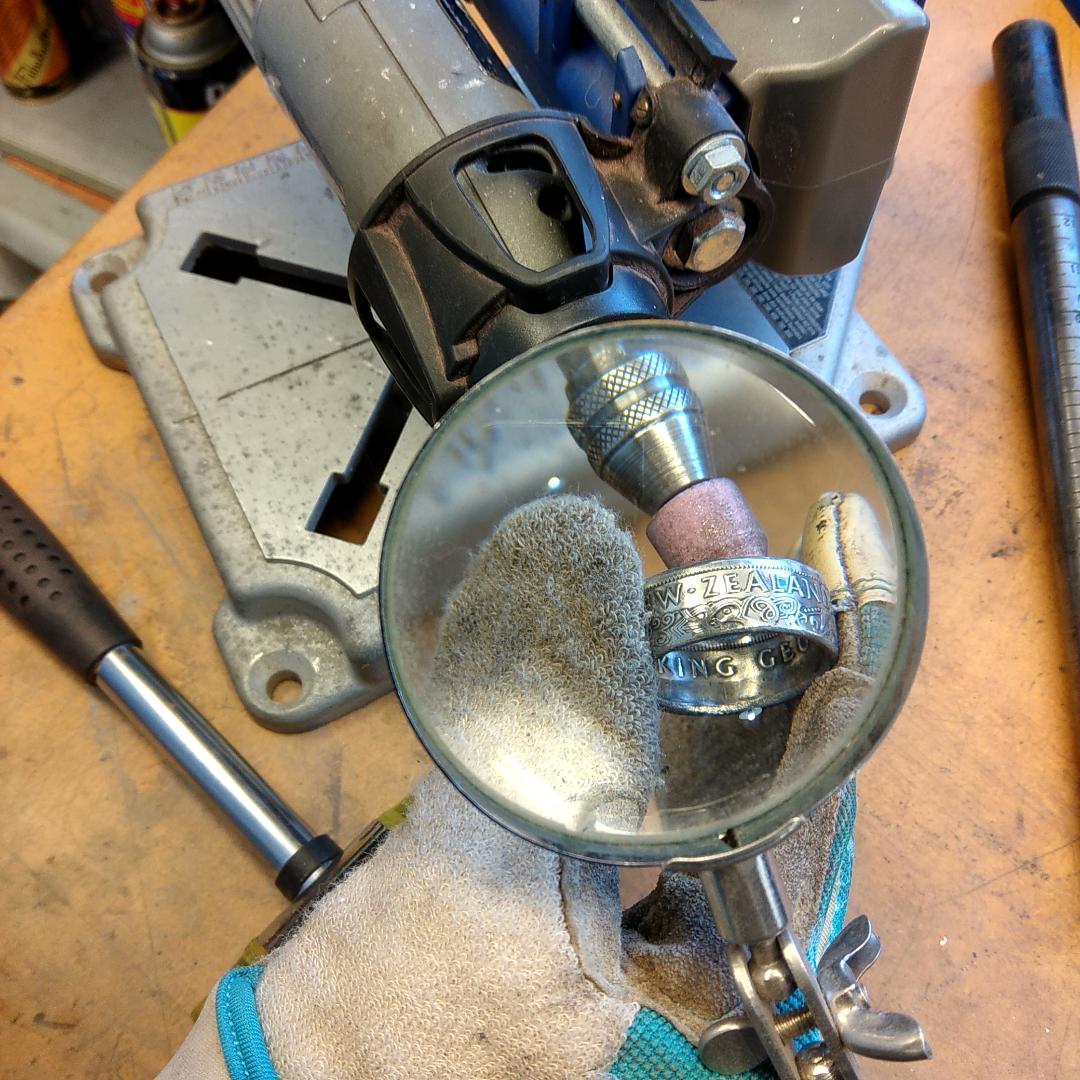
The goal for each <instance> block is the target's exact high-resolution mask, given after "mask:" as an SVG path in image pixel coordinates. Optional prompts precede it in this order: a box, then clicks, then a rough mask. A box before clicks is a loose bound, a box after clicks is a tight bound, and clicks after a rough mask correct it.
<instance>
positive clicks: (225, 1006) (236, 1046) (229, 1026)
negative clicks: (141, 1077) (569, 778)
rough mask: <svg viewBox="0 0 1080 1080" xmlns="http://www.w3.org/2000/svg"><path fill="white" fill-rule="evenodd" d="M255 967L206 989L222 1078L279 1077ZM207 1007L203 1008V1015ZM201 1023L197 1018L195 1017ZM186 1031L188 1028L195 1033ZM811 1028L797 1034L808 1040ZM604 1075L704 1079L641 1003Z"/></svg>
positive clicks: (837, 918)
mask: <svg viewBox="0 0 1080 1080" xmlns="http://www.w3.org/2000/svg"><path fill="white" fill-rule="evenodd" d="M854 825H855V782H854V781H851V782H849V783H848V784H846V785H845V786H844V788H843V789H842V790H841V796H840V806H839V808H838V811H837V816H836V835H835V836H834V838H833V843H832V847H831V849H830V851H829V863H828V870H827V873H826V877H825V882H824V889H823V890H822V895H821V900H820V904H819V907H818V912H817V918H816V919H815V922H814V926H813V929H812V931H811V933H810V937H809V939H808V941H807V946H806V947H807V954H808V955H809V956H810V958H811V959H812V960H814V961H816V960H817V959H819V958H820V956H821V954H822V953H823V952H824V951H825V947H826V945H827V944H828V943H829V942H830V941H831V940H832V939H833V938H834V937H835V936H836V935H837V934H838V933H839V932H840V931H841V930H842V929H843V925H844V918H845V912H846V910H847V902H848V894H849V891H850V888H851V864H852V858H853V855H854V845H855V840H854ZM262 973H263V968H262V965H261V964H254V965H252V966H251V967H241V968H233V970H232V971H230V972H229V973H228V974H227V975H225V977H224V978H222V979H221V981H220V982H219V983H218V985H217V988H216V991H215V994H214V1009H213V1013H212V1015H213V1017H214V1020H215V1021H216V1026H217V1033H216V1034H217V1037H218V1040H219V1046H220V1051H221V1057H222V1059H223V1061H224V1065H225V1069H226V1070H227V1075H228V1078H229V1080H279V1077H278V1074H277V1072H276V1070H275V1069H274V1066H273V1063H272V1062H271V1060H270V1053H269V1050H268V1049H267V1045H266V1039H265V1037H264V1035H263V1030H262V1026H261V1025H260V1023H259V1015H258V1011H257V1009H256V1004H255V987H256V986H257V985H258V982H259V979H260V978H261V976H262ZM801 1003H802V1002H801V999H800V996H799V995H793V997H792V998H791V999H789V1000H788V1001H787V1002H785V1003H784V1004H783V1005H781V1006H780V1008H781V1011H787V1009H791V1008H796V1007H797V1006H798V1005H800V1004H801ZM210 1013H211V1010H209V1009H207V1010H205V1011H204V1013H203V1020H202V1022H201V1023H204V1022H205V1021H206V1020H208V1019H209V1015H210ZM199 1026H201V1024H200V1025H199ZM199 1026H197V1028H196V1031H193V1032H192V1036H195V1035H196V1032H197V1031H198V1027H199ZM813 1038H814V1035H813V1033H811V1034H809V1035H805V1036H803V1040H802V1041H806V1042H809V1041H812V1040H813ZM608 1075H609V1076H611V1077H614V1078H615V1080H658V1078H661V1077H663V1078H671V1077H679V1078H682V1080H712V1078H713V1077H715V1075H716V1074H715V1073H711V1072H709V1071H708V1070H707V1069H705V1068H704V1067H703V1066H702V1065H701V1063H700V1062H699V1061H698V1056H697V1049H696V1047H695V1046H694V1044H693V1043H691V1042H690V1040H689V1039H687V1038H686V1037H685V1036H684V1035H683V1034H682V1033H681V1032H679V1031H678V1030H677V1029H676V1028H675V1027H673V1026H672V1025H671V1024H670V1023H669V1022H668V1021H667V1020H665V1019H664V1017H662V1016H661V1015H660V1014H659V1013H656V1012H654V1011H653V1010H652V1009H648V1008H642V1009H641V1010H640V1011H639V1012H638V1014H637V1016H636V1017H635V1019H634V1021H633V1023H632V1024H631V1026H630V1030H629V1032H628V1034H627V1037H626V1041H625V1042H624V1043H623V1045H622V1047H621V1048H620V1050H619V1055H618V1057H617V1059H616V1060H615V1063H614V1064H613V1065H612V1066H611V1068H610V1070H609V1072H608ZM774 1075H775V1074H774V1073H773V1072H772V1070H771V1069H770V1068H769V1067H768V1066H762V1067H759V1068H757V1069H754V1070H751V1071H750V1072H747V1073H744V1074H742V1075H741V1076H740V1077H737V1078H733V1080H769V1078H771V1077H773V1076H774Z"/></svg>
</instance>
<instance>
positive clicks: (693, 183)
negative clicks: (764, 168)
mask: <svg viewBox="0 0 1080 1080" xmlns="http://www.w3.org/2000/svg"><path fill="white" fill-rule="evenodd" d="M745 153H746V146H745V144H744V143H743V141H742V139H740V138H738V136H735V135H717V136H714V137H713V138H711V139H706V140H705V141H704V142H702V143H699V144H698V145H697V146H696V147H695V148H694V149H693V150H692V151H691V153H690V156H689V157H688V158H687V159H686V163H685V165H684V166H683V174H682V177H683V188H684V189H685V190H686V191H687V192H688V193H689V194H691V195H699V196H700V197H701V198H703V199H704V200H705V201H706V202H707V203H709V204H710V205H713V206H714V205H716V203H718V202H721V201H722V200H723V199H728V198H731V197H732V196H733V195H737V194H738V193H739V191H741V190H742V187H743V185H744V184H745V183H746V181H747V179H748V178H749V176H750V167H749V166H748V165H747V164H746V160H745V158H744V157H743V155H744V154H745Z"/></svg>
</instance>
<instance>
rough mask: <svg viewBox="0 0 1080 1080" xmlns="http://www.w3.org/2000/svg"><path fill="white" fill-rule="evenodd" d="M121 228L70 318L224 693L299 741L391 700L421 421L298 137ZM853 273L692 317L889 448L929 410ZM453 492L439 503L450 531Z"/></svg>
mask: <svg viewBox="0 0 1080 1080" xmlns="http://www.w3.org/2000/svg"><path fill="white" fill-rule="evenodd" d="M138 214H139V218H140V221H141V223H142V226H143V230H144V233H145V239H138V240H133V241H129V242H128V243H126V244H122V245H119V246H118V247H115V248H111V249H109V250H108V251H104V252H101V253H100V254H98V255H95V256H93V257H92V258H90V259H89V260H87V261H86V262H85V263H84V264H83V266H82V267H81V268H80V269H79V271H78V272H77V274H76V276H75V279H74V282H73V286H72V291H73V296H74V299H75V304H76V307H77V309H78V311H79V314H80V317H81V318H82V320H83V324H84V326H85V327H86V330H87V333H88V336H89V337H90V340H91V342H92V343H93V345H94V347H95V349H96V350H97V351H98V353H99V354H100V355H101V357H102V359H103V360H104V361H105V362H106V363H108V364H110V365H111V366H114V367H120V368H126V369H127V370H128V371H129V372H130V373H131V374H132V375H133V376H134V377H135V379H136V381H137V382H138V385H139V389H140V392H141V393H142V396H143V398H144V400H145V401H146V404H147V407H148V408H149V410H150V413H151V416H152V418H153V420H154V423H155V425H156V426H157V429H158V432H159V434H160V436H161V439H162V442H163V443H164V444H165V448H166V450H167V451H168V454H169V456H170V459H171V460H172V463H173V465H174V467H175V469H176V471H177V474H178V476H179V478H180V482H181V484H182V485H183V487H184V491H185V493H186V495H187V498H188V500H189V502H190V504H191V506H192V509H193V511H194V513H195V515H196V518H197V520H198V522H199V526H200V528H201V529H202V532H203V535H204V536H205V538H206V541H207V544H208V545H209V547H210V550H211V553H212V554H213V557H214V560H215V562H216V563H217V566H218V569H219V571H220V572H221V576H222V578H223V580H224V583H225V587H226V591H227V596H226V598H225V599H224V600H223V601H222V603H221V605H220V606H219V608H218V611H217V613H216V615H215V618H214V634H215V637H216V639H217V642H218V646H219V648H220V650H221V653H222V656H223V657H224V659H225V663H226V665H227V667H228V670H229V673H230V675H231V677H232V680H233V682H234V684H235V686H236V689H237V692H238V693H239V695H240V697H241V698H242V699H243V701H244V704H245V705H246V706H247V708H248V710H249V711H250V712H251V713H252V715H253V716H254V717H255V718H256V719H257V720H258V721H259V722H260V723H262V724H265V725H266V726H268V727H271V728H274V729H276V730H280V731H302V730H306V729H309V728H311V727H315V726H317V725H319V724H323V723H326V722H327V721H329V720H332V719H334V718H336V717H338V716H341V715H343V714H344V713H346V712H348V711H351V710H352V709H355V708H357V707H359V706H361V705H363V704H364V703H365V702H367V701H369V700H371V699H372V698H374V697H377V696H379V695H380V694H383V693H385V692H386V691H388V690H389V689H390V679H389V674H388V671H387V667H386V660H385V657H384V655H383V649H382V638H381V633H380V628H379V618H378V603H377V596H376V592H375V590H376V588H377V585H378V569H379V555H380V548H381V543H382V537H383V532H384V529H385V525H386V521H387V518H388V515H389V511H390V508H391V505H392V503H393V499H394V496H395V494H396V492H397V488H398V484H399V483H400V482H401V480H402V479H403V478H404V475H405V472H406V470H407V469H408V467H409V465H410V463H411V462H412V460H413V458H414V457H415V455H416V453H417V452H418V450H419V448H420V446H421V445H422V444H423V442H424V440H425V439H426V437H427V432H428V428H427V425H426V424H425V423H424V422H423V420H421V419H420V418H419V417H418V416H417V415H416V414H415V413H411V414H410V413H409V411H408V409H407V406H404V405H403V399H402V397H401V395H400V393H399V392H398V391H397V390H396V388H395V387H394V386H393V383H392V380H391V379H390V377H389V374H388V372H387V370H386V368H385V366H384V365H383V363H382V361H381V360H380V358H379V355H378V353H377V351H376V349H375V347H374V346H373V345H372V344H371V342H370V341H369V340H368V338H367V335H366V333H365V332H364V329H363V327H362V326H361V325H360V321H359V319H358V318H357V316H356V314H355V312H354V311H353V309H352V307H351V306H350V304H349V303H348V296H347V291H346V284H345V275H344V269H345V266H346V262H347V259H348V252H349V248H350V246H351V243H352V232H351V230H350V228H349V226H348V223H347V221H346V219H345V216H344V214H343V212H342V210H341V208H340V206H339V204H338V201H337V199H336V198H335V196H334V195H333V193H332V192H331V191H330V189H329V187H328V186H327V184H326V181H325V180H324V178H323V176H322V174H321V173H320V172H319V170H318V168H317V166H316V165H315V162H314V160H313V158H312V156H311V153H310V151H309V150H308V148H307V146H306V145H305V144H304V143H295V144H292V145H290V146H285V147H282V148H281V149H279V150H275V151H272V152H271V153H268V154H262V155H259V156H258V157H254V158H251V159H249V160H247V161H242V162H238V163H237V164H235V165H232V166H229V167H227V168H224V169H220V170H217V171H215V172H212V173H207V174H206V175H204V176H199V177H196V178H194V179H192V180H189V181H186V182H185V183H182V184H177V185H175V186H173V187H170V188H166V189H164V190H163V191H159V192H155V193H153V194H151V195H147V196H145V197H144V198H143V199H141V200H140V201H139V204H138ZM860 261H861V260H856V262H855V263H853V264H851V265H850V266H847V267H844V268H843V269H841V270H840V271H837V272H836V273H834V274H830V275H816V276H815V278H814V279H799V278H783V277H780V276H779V275H775V274H771V273H769V272H768V271H765V270H761V269H760V268H755V267H750V268H747V269H746V271H745V272H744V273H742V274H740V275H739V276H738V277H737V278H734V279H730V280H729V281H727V282H724V283H722V284H721V285H720V286H717V287H716V288H715V289H714V290H710V293H709V294H706V296H704V297H702V298H700V299H699V300H698V301H696V302H695V304H693V305H692V306H691V312H690V317H693V318H696V320H697V321H701V322H711V323H715V324H717V325H721V326H727V327H730V328H732V329H737V330H740V331H741V332H744V333H749V334H751V335H752V336H756V337H758V338H760V339H761V340H763V341H765V342H766V343H768V344H771V345H774V346H776V347H779V348H782V349H784V350H785V351H788V352H790V353H791V354H792V355H793V356H794V357H796V358H797V359H799V360H800V361H801V362H803V363H805V364H806V365H807V366H808V367H810V368H811V369H812V370H814V371H815V372H816V373H817V374H819V375H821V376H822V377H823V378H825V379H826V380H828V381H829V382H831V383H832V384H833V385H835V386H836V387H837V388H838V389H839V390H840V391H841V392H842V393H844V394H845V395H847V396H849V397H851V398H853V400H856V401H858V400H860V399H861V400H862V402H863V404H864V406H867V405H870V406H872V407H873V409H874V414H873V415H869V416H868V420H869V421H870V423H871V424H872V425H873V426H874V427H875V428H876V429H877V430H878V432H879V434H881V436H882V438H884V439H885V441H886V442H887V443H888V444H889V445H890V446H893V447H894V448H895V447H896V446H899V445H903V444H904V443H906V442H909V441H910V440H911V439H912V438H914V436H915V434H917V432H918V430H919V427H920V426H921V424H922V420H923V416H924V408H925V407H924V404H923V398H922V394H921V392H920V391H919V388H918V386H917V385H916V384H915V383H914V381H913V380H912V379H911V378H910V376H909V375H908V374H907V373H906V372H905V371H904V369H903V368H902V367H901V366H900V365H899V364H898V363H897V362H896V361H895V359H894V358H893V357H892V355H891V354H890V353H889V352H888V350H887V349H885V347H884V346H883V345H882V344H881V342H880V341H879V340H878V339H877V338H876V337H875V336H874V335H873V332H872V331H871V330H870V329H869V327H867V326H866V324H865V323H864V322H863V321H862V319H861V318H859V316H858V315H857V314H856V313H854V312H853V309H852V301H853V297H854V289H855V283H856V281H857V278H858V272H859V263H860ZM491 452H492V448H491V447H477V448H476V457H475V460H472V461H468V462H466V461H463V462H462V468H463V469H469V468H483V466H484V460H485V457H486V455H488V454H490V453H491ZM507 452H512V453H522V454H529V453H532V452H533V448H532V447H531V445H529V440H528V439H522V440H519V441H518V442H517V443H516V444H515V446H514V447H510V448H499V453H500V454H505V453H507ZM469 487H470V485H459V487H458V489H456V490H455V491H448V492H445V493H443V498H444V499H445V501H446V504H447V510H448V511H460V512H461V513H462V515H463V519H464V520H467V519H468V507H467V503H468V499H469V495H468V490H469ZM463 539H464V538H463ZM285 686H288V687H290V688H291V689H292V690H293V691H294V693H293V696H292V697H291V698H288V699H286V698H284V697H283V696H282V694H281V693H280V691H281V690H282V688H283V687H285Z"/></svg>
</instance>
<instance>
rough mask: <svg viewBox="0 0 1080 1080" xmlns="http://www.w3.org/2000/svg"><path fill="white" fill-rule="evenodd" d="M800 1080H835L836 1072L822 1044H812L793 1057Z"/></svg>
mask: <svg viewBox="0 0 1080 1080" xmlns="http://www.w3.org/2000/svg"><path fill="white" fill-rule="evenodd" d="M795 1064H796V1065H797V1066H798V1068H799V1077H800V1080H836V1070H835V1069H833V1065H832V1059H831V1058H830V1057H829V1052H828V1051H827V1050H826V1049H825V1044H824V1043H813V1044H812V1045H811V1046H807V1047H804V1048H803V1049H802V1050H800V1051H799V1052H798V1054H796V1055H795Z"/></svg>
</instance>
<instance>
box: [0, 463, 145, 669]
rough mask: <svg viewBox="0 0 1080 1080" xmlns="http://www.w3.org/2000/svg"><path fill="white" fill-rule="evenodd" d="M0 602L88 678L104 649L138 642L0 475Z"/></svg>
mask: <svg viewBox="0 0 1080 1080" xmlns="http://www.w3.org/2000/svg"><path fill="white" fill-rule="evenodd" d="M0 605H2V606H3V607H5V608H7V610H8V611H10V612H11V613H12V614H13V615H14V616H16V617H17V618H18V619H21V620H22V622H23V623H24V624H25V625H26V626H27V627H28V628H29V629H30V630H32V631H33V632H34V634H36V635H37V637H38V638H40V639H41V641H42V642H43V643H44V644H45V645H47V646H48V647H49V648H50V649H52V651H53V652H54V653H55V654H56V655H57V656H58V657H59V658H60V659H61V660H63V661H64V663H65V664H67V665H68V667H70V668H71V669H72V670H73V671H75V672H77V673H78V674H79V675H82V676H83V677H84V678H86V679H89V680H90V681H91V682H93V678H94V669H95V668H96V667H97V663H98V661H99V660H100V659H101V658H102V657H103V656H104V655H105V654H106V653H107V652H108V651H109V650H110V649H113V648H115V647H116V646H117V645H138V644H139V639H138V638H137V637H136V636H135V634H134V633H132V630H131V627H129V626H128V625H127V623H126V622H124V620H123V619H122V618H120V616H119V615H118V614H117V612H116V610H115V609H114V608H113V606H112V604H110V603H109V601H108V600H106V599H105V597H104V596H102V594H101V590H100V589H98V587H97V586H96V585H95V584H94V583H93V582H92V581H91V580H90V578H89V577H87V576H86V573H85V572H84V571H83V569H82V567H80V566H79V564H78V563H77V562H76V561H75V560H74V559H73V558H72V557H71V556H70V555H69V554H68V552H67V550H66V549H65V548H64V546H63V544H61V543H60V541H59V540H57V539H56V537H55V536H53V534H52V533H51V532H50V531H49V529H48V528H47V527H46V526H45V524H44V522H42V520H41V519H40V518H39V517H38V516H37V514H35V513H34V511H33V510H31V509H30V507H29V506H27V505H26V503H25V502H23V500H22V499H21V498H20V497H19V496H18V495H17V494H16V493H15V491H14V490H13V489H12V488H11V486H10V485H9V484H8V483H7V482H6V481H5V480H4V479H3V477H0Z"/></svg>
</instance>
